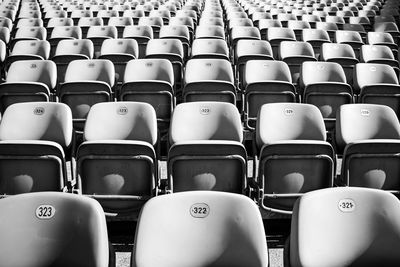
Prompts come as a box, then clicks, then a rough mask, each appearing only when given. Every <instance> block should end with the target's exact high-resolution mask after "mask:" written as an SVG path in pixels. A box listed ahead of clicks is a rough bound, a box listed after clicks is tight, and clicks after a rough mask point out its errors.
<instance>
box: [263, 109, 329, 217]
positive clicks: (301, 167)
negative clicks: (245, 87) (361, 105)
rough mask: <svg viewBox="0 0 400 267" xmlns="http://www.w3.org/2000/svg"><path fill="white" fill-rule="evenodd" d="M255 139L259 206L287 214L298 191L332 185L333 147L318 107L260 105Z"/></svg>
mask: <svg viewBox="0 0 400 267" xmlns="http://www.w3.org/2000/svg"><path fill="white" fill-rule="evenodd" d="M255 142H256V147H257V151H258V152H259V153H258V159H259V164H258V166H259V167H258V177H257V183H258V185H259V188H260V192H259V199H258V203H259V205H260V207H261V209H262V210H265V211H272V212H279V213H289V214H290V213H291V211H292V208H293V205H294V202H295V200H296V199H297V198H298V197H299V196H301V194H303V193H306V192H308V191H312V190H317V189H321V188H326V187H331V186H332V185H333V175H334V170H335V163H334V159H335V155H334V150H333V148H332V146H331V145H330V144H329V143H328V142H326V129H325V125H324V120H323V117H322V114H321V112H320V111H319V110H318V108H317V107H315V106H313V105H310V104H299V103H271V104H265V105H263V106H262V107H261V109H260V111H259V115H258V118H257V126H256V138H255Z"/></svg>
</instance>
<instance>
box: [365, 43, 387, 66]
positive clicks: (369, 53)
mask: <svg viewBox="0 0 400 267" xmlns="http://www.w3.org/2000/svg"><path fill="white" fill-rule="evenodd" d="M360 59H361V61H362V62H367V63H368V62H369V61H373V60H386V59H388V60H394V55H393V52H392V50H391V49H390V48H389V47H388V46H386V45H363V46H361V53H360Z"/></svg>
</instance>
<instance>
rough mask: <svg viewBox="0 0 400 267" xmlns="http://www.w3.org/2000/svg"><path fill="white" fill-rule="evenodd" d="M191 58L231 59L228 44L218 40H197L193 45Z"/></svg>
mask: <svg viewBox="0 0 400 267" xmlns="http://www.w3.org/2000/svg"><path fill="white" fill-rule="evenodd" d="M191 58H221V59H226V60H229V59H230V54H229V48H228V44H227V43H226V41H225V40H222V39H218V38H200V39H195V40H194V41H193V44H192V53H191Z"/></svg>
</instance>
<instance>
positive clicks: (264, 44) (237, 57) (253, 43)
mask: <svg viewBox="0 0 400 267" xmlns="http://www.w3.org/2000/svg"><path fill="white" fill-rule="evenodd" d="M273 59H274V58H273V55H272V48H271V45H270V43H268V41H265V40H239V41H238V42H237V44H236V48H235V50H234V54H233V60H234V61H233V62H234V64H235V66H236V71H235V74H236V79H237V80H238V82H239V88H240V89H244V87H243V79H244V68H245V65H246V62H247V61H249V60H273Z"/></svg>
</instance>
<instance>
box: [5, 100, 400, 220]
mask: <svg viewBox="0 0 400 267" xmlns="http://www.w3.org/2000/svg"><path fill="white" fill-rule="evenodd" d="M337 116H338V118H337V121H336V148H337V149H338V151H339V153H343V160H342V170H341V175H340V176H339V177H338V179H337V180H336V181H334V178H335V174H336V155H335V151H334V149H333V147H332V145H331V144H329V143H328V142H327V141H326V128H325V125H324V121H323V117H322V114H321V113H320V111H319V110H318V108H316V107H315V106H313V105H310V104H299V103H273V104H265V105H263V106H262V107H261V109H260V111H259V116H258V119H257V127H256V133H255V138H254V140H255V142H254V147H255V149H254V150H255V154H254V155H252V156H253V157H254V160H253V163H254V166H253V171H254V173H253V174H252V175H248V164H249V162H248V152H247V150H246V148H245V146H244V145H243V129H242V124H241V120H240V115H239V112H238V111H237V109H236V107H235V106H234V105H233V104H230V103H223V102H191V103H183V104H180V105H178V106H177V107H176V109H175V110H174V112H173V116H172V119H171V127H170V129H169V145H170V148H169V152H168V158H167V175H166V179H161V178H163V177H162V175H161V173H160V170H159V161H160V160H161V159H160V156H159V138H158V137H159V135H158V131H157V120H156V112H155V110H154V108H152V106H151V105H149V104H146V103H140V102H109V103H99V104H96V105H94V106H93V107H92V108H91V109H90V111H89V115H88V118H87V122H86V124H85V128H84V131H83V138H84V142H83V143H82V144H80V145H79V147H77V148H74V146H75V145H76V143H75V142H74V135H73V129H72V113H71V110H70V109H69V107H68V106H67V105H65V104H62V103H49V102H27V103H19V104H14V105H11V106H9V107H8V108H7V109H6V112H5V113H4V116H3V118H2V121H1V124H0V140H1V142H0V152H1V156H2V158H5V159H7V160H6V161H4V163H3V164H1V167H2V169H1V172H2V173H3V174H4V177H3V178H2V179H3V180H4V182H3V183H0V185H2V188H1V191H2V194H5V195H12V194H18V193H24V192H32V191H49V190H51V191H69V192H71V191H75V190H76V191H78V192H80V193H82V194H85V195H90V196H92V197H95V198H97V199H98V200H99V201H100V203H101V204H102V205H103V207H104V209H105V210H106V211H107V212H110V213H116V214H119V213H120V214H129V213H137V212H138V211H139V210H140V208H141V206H142V205H143V203H144V202H146V201H147V200H148V199H149V198H151V197H153V196H156V195H158V194H164V193H173V192H181V191H191V190H214V191H226V192H234V193H238V194H247V195H251V197H253V198H254V199H255V200H256V201H257V202H258V203H259V205H260V207H261V208H262V209H263V210H272V211H277V212H281V213H289V214H290V213H291V210H292V206H293V203H294V201H295V200H296V199H297V198H298V196H299V195H301V194H302V193H305V192H308V191H312V190H316V189H319V188H326V187H332V186H333V185H345V186H362V187H371V188H379V189H383V190H390V191H393V192H394V193H395V192H396V191H397V190H398V188H399V183H400V181H399V180H398V151H399V144H400V141H399V139H400V123H399V121H398V118H397V117H396V114H395V113H394V111H393V110H392V109H390V108H389V107H387V106H384V105H373V104H348V105H342V106H341V107H340V108H339V110H338V114H337ZM75 149H76V152H74V151H75ZM67 161H71V166H70V167H67V164H66V162H67ZM75 162H76V168H75ZM69 168H71V169H70V171H69V172H70V173H72V175H71V176H68V175H67V173H69V172H68V171H67V170H68V169H69ZM39 177H40V178H39Z"/></svg>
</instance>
